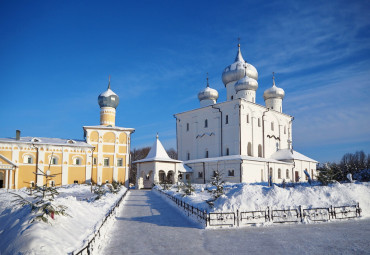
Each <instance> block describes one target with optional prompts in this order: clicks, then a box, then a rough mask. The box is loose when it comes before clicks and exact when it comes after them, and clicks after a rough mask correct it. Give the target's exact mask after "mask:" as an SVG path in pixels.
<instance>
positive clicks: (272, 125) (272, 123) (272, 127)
mask: <svg viewBox="0 0 370 255" xmlns="http://www.w3.org/2000/svg"><path fill="white" fill-rule="evenodd" d="M271 131H274V122H271Z"/></svg>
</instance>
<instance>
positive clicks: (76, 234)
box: [0, 184, 126, 254]
mask: <svg viewBox="0 0 370 255" xmlns="http://www.w3.org/2000/svg"><path fill="white" fill-rule="evenodd" d="M125 191H126V188H125V187H121V190H120V191H119V192H118V193H117V194H112V193H107V194H106V195H104V196H102V197H101V198H100V199H98V200H95V201H94V199H93V198H94V197H95V196H96V194H94V193H91V191H90V186H88V185H78V184H77V185H68V186H63V187H61V188H58V192H59V195H58V196H57V197H56V199H55V204H56V205H64V206H67V207H68V209H67V210H66V212H67V213H68V214H69V215H70V216H71V217H65V216H58V215H56V216H55V220H52V219H50V220H49V221H50V223H51V224H48V223H44V222H40V221H35V222H34V223H32V224H29V222H30V220H31V219H32V215H33V214H32V213H30V211H31V210H30V206H24V207H22V206H20V205H15V204H16V203H15V202H14V200H15V199H16V197H15V196H14V195H13V194H11V193H10V192H13V193H16V194H18V195H20V196H22V197H24V198H26V199H27V200H31V197H29V196H28V195H27V192H26V190H25V189H21V190H18V191H13V190H12V191H11V190H9V192H7V190H5V189H1V190H0V254H67V253H70V252H72V251H75V250H77V249H79V248H81V247H82V246H83V245H84V242H85V241H87V240H88V239H89V238H90V237H91V235H92V234H93V233H94V231H95V230H96V229H97V228H98V227H99V226H100V224H101V221H102V220H103V219H104V217H105V215H106V214H107V212H108V211H109V210H110V209H111V207H112V206H113V205H114V203H115V202H116V201H117V200H118V199H119V198H120V197H121V196H122V195H123V193H124V192H125Z"/></svg>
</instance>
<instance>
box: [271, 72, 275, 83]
mask: <svg viewBox="0 0 370 255" xmlns="http://www.w3.org/2000/svg"><path fill="white" fill-rule="evenodd" d="M272 85H273V86H275V72H272Z"/></svg>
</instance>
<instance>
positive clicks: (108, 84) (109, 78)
mask: <svg viewBox="0 0 370 255" xmlns="http://www.w3.org/2000/svg"><path fill="white" fill-rule="evenodd" d="M108 89H110V75H109V79H108Z"/></svg>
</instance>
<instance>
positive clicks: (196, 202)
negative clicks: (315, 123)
mask: <svg viewBox="0 0 370 255" xmlns="http://www.w3.org/2000/svg"><path fill="white" fill-rule="evenodd" d="M194 187H195V192H194V194H193V195H190V196H183V193H182V192H181V191H180V192H177V188H176V187H174V186H173V187H172V188H171V189H170V190H164V192H168V193H170V194H171V195H173V196H176V197H178V198H179V199H182V200H183V201H184V202H186V203H188V204H191V205H193V206H195V207H198V208H199V209H201V210H207V211H208V212H236V211H237V210H239V211H254V210H265V209H266V208H267V207H268V206H269V207H270V208H272V209H289V208H297V207H298V206H299V205H301V206H303V207H304V208H315V207H330V206H344V205H355V204H356V203H357V202H358V203H360V208H361V209H362V216H363V218H368V217H370V183H368V182H363V183H361V182H358V183H343V184H340V183H336V184H332V185H329V186H318V185H313V186H310V185H308V184H307V185H306V184H305V185H297V186H295V187H289V188H282V187H279V186H276V185H274V186H272V187H268V186H267V185H265V184H245V183H243V184H226V185H225V186H224V190H225V194H224V195H222V196H221V197H219V198H218V199H217V200H216V201H215V202H214V207H213V208H210V207H209V205H208V204H207V203H206V200H209V199H210V198H211V197H212V195H211V193H210V192H208V191H207V185H201V184H196V185H194ZM156 188H160V189H161V187H160V186H157V187H156Z"/></svg>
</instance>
